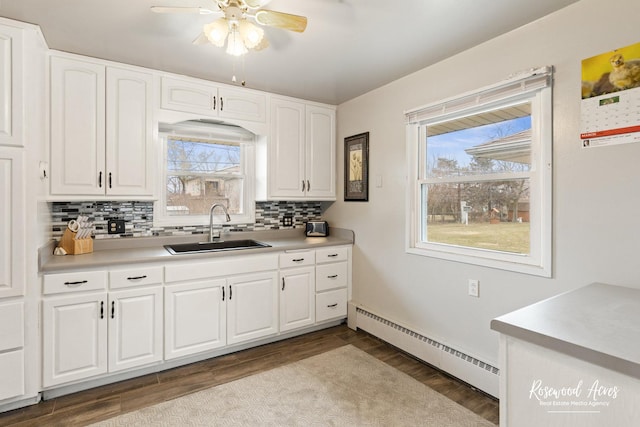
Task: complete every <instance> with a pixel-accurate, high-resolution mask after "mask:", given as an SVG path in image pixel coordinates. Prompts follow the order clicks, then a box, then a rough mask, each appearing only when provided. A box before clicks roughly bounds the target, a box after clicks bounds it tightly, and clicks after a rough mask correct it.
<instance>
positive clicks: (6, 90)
mask: <svg viewBox="0 0 640 427" xmlns="http://www.w3.org/2000/svg"><path fill="white" fill-rule="evenodd" d="M0 144H4V145H22V144H23V141H22V30H20V29H19V28H14V27H9V26H1V27H0Z"/></svg>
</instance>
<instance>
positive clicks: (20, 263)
mask: <svg viewBox="0 0 640 427" xmlns="http://www.w3.org/2000/svg"><path fill="white" fill-rule="evenodd" d="M22 183H23V152H22V150H21V149H18V148H7V147H0V297H11V296H18V295H23V294H24V281H25V247H24V242H25V226H26V224H25V220H24V209H25V208H24V189H23V184H22Z"/></svg>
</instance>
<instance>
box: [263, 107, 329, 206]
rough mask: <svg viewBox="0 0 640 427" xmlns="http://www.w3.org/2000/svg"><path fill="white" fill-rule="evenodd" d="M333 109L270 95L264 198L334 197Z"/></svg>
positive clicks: (327, 198) (314, 198)
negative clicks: (266, 187)
mask: <svg viewBox="0 0 640 427" xmlns="http://www.w3.org/2000/svg"><path fill="white" fill-rule="evenodd" d="M335 131H336V129H335V110H334V109H333V108H330V107H323V106H319V105H316V104H305V103H303V102H298V101H295V100H290V99H285V98H278V97H272V99H271V128H270V135H269V137H270V139H269V144H268V147H269V148H268V160H267V164H268V178H267V179H268V190H269V191H268V196H267V197H268V198H269V199H275V200H278V199H293V200H297V199H306V200H335V198H336V185H335V183H336V169H335V160H336V147H335Z"/></svg>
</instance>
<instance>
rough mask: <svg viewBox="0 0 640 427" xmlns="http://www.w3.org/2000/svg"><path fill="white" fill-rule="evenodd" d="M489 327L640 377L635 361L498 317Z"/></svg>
mask: <svg viewBox="0 0 640 427" xmlns="http://www.w3.org/2000/svg"><path fill="white" fill-rule="evenodd" d="M491 329H493V330H494V331H497V332H499V333H501V334H504V335H508V336H510V337H513V338H517V339H520V340H522V341H525V342H529V343H532V344H535V345H538V346H540V347H544V348H546V349H549V350H553V351H557V352H559V353H562V354H566V355H568V356H572V357H575V358H576V359H580V360H583V361H585V362H589V363H592V364H594V365H598V366H601V367H603V368H606V369H610V370H612V371H616V372H619V373H621V374H625V375H629V376H631V377H633V378H637V379H640V365H639V364H638V363H636V362H633V361H630V360H626V359H622V358H620V357H616V356H613V355H611V354H607V353H603V352H601V351H598V350H594V349H591V348H587V347H584V346H581V345H578V344H574V343H572V342H569V341H566V340H563V339H559V338H555V337H552V336H549V335H545V334H541V333H539V332H535V331H532V330H530V329H527V328H523V327H520V326H516V325H513V324H510V323H507V322H503V321H501V320H500V319H493V320H491Z"/></svg>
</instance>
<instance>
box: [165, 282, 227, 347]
mask: <svg viewBox="0 0 640 427" xmlns="http://www.w3.org/2000/svg"><path fill="white" fill-rule="evenodd" d="M225 285H226V281H225V280H224V279H219V280H207V281H201V282H191V283H184V284H180V285H171V286H166V287H165V288H164V292H165V301H164V304H165V309H164V315H165V337H164V341H165V344H164V357H165V359H175V358H176V357H182V356H187V355H190V354H194V353H199V352H202V351H207V350H213V349H216V348H219V347H224V346H225V345H226V343H227V339H226V331H227V324H226V315H227V313H226V301H225V300H226V299H227V298H228V295H227V290H226V286H225Z"/></svg>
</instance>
